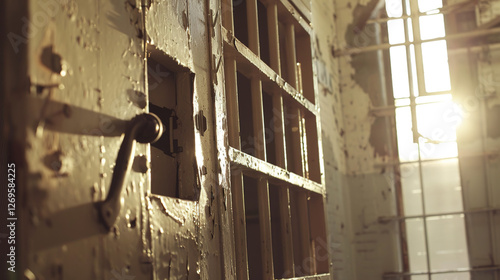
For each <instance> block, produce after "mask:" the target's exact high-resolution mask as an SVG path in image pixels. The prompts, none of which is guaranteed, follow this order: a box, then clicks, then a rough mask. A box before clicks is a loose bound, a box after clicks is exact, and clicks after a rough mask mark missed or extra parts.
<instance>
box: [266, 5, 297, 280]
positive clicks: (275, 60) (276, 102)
mask: <svg viewBox="0 0 500 280" xmlns="http://www.w3.org/2000/svg"><path fill="white" fill-rule="evenodd" d="M267 22H268V34H269V53H270V56H271V68H272V69H273V70H274V71H275V72H276V73H277V74H278V75H281V67H280V65H281V61H280V46H279V28H278V5H277V4H276V2H271V3H269V4H268V5H267ZM283 113H284V112H283V95H282V94H281V91H280V90H277V91H275V92H274V93H273V127H272V130H273V132H274V144H275V147H274V148H275V151H276V154H275V157H276V164H277V165H278V166H279V167H281V168H283V169H286V168H287V162H286V143H285V123H284V119H285V118H284V115H283ZM278 196H279V217H280V229H281V244H282V251H283V260H282V261H283V269H284V271H285V273H286V274H285V275H283V277H293V276H295V267H294V265H293V239H292V216H291V211H290V189H289V188H288V187H285V188H280V189H279V190H278Z"/></svg>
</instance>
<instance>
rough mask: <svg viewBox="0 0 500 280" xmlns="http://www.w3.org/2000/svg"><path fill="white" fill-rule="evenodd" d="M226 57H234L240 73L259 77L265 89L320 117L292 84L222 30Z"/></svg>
mask: <svg viewBox="0 0 500 280" xmlns="http://www.w3.org/2000/svg"><path fill="white" fill-rule="evenodd" d="M222 35H223V38H224V43H225V48H224V51H225V53H226V55H229V56H233V57H234V59H236V60H237V62H238V64H239V65H240V69H239V71H240V72H241V73H243V74H245V75H246V76H250V77H251V76H253V75H258V76H259V77H260V78H261V79H262V83H263V85H262V86H263V87H264V88H265V87H266V85H267V87H268V88H270V90H269V91H270V92H274V91H276V90H278V91H281V92H282V93H284V96H283V97H287V98H289V99H291V100H293V101H294V102H295V103H296V104H297V105H298V106H302V107H304V108H305V109H306V110H308V111H309V112H311V113H313V114H315V115H318V110H317V108H316V106H315V105H314V104H312V103H311V102H310V101H309V100H307V99H306V98H305V97H304V96H303V95H302V94H300V93H299V92H298V91H297V90H296V89H295V88H294V87H293V86H292V85H291V84H289V83H287V82H285V80H284V79H283V78H282V77H281V76H280V75H278V74H277V73H276V72H275V71H274V70H273V69H271V67H269V65H267V64H266V63H264V62H263V61H262V60H260V59H259V58H258V57H257V56H256V55H255V54H254V53H253V52H252V51H251V50H250V49H249V48H248V47H247V46H245V45H244V44H243V43H241V42H240V41H239V40H238V39H236V38H235V37H234V36H233V35H232V34H231V33H230V32H229V31H228V30H226V29H225V28H222Z"/></svg>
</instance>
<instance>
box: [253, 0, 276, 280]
mask: <svg viewBox="0 0 500 280" xmlns="http://www.w3.org/2000/svg"><path fill="white" fill-rule="evenodd" d="M257 1H258V0H246V3H247V18H248V47H249V48H250V50H252V51H253V52H254V53H255V54H256V55H257V56H259V57H260V47H259V26H258V24H259V19H258V14H257ZM255 74H256V73H255ZM250 91H251V94H252V120H253V129H254V137H255V142H254V143H255V156H256V157H257V158H259V159H262V160H266V143H265V139H266V138H265V134H264V131H265V126H264V112H263V101H262V82H261V81H260V80H259V79H258V78H257V77H255V76H254V77H252V78H251V89H250ZM257 195H258V200H259V225H260V239H261V258H262V279H264V280H272V279H274V267H273V246H272V233H271V212H270V211H271V210H270V206H269V184H268V181H267V179H264V178H258V179H257Z"/></svg>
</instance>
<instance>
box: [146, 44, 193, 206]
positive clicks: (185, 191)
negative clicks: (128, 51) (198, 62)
mask: <svg viewBox="0 0 500 280" xmlns="http://www.w3.org/2000/svg"><path fill="white" fill-rule="evenodd" d="M148 54H149V56H148V60H147V66H148V71H147V72H148V88H149V92H148V98H149V104H148V105H149V111H150V112H151V113H153V114H155V115H157V116H158V117H159V118H160V119H161V121H162V123H163V128H164V133H163V136H162V137H161V138H160V139H159V140H158V141H157V142H156V143H153V144H151V193H153V194H157V195H163V196H170V197H176V198H182V199H189V200H196V199H197V198H198V194H199V185H198V180H197V175H198V173H197V168H196V166H197V164H196V158H195V139H194V132H195V131H194V130H195V128H194V116H193V81H194V75H193V74H192V73H191V72H190V71H189V69H187V68H185V67H182V66H181V65H178V64H177V63H176V62H175V60H174V59H173V58H172V57H170V56H168V55H167V54H165V53H163V52H161V51H160V50H158V49H156V48H155V46H152V45H150V46H148Z"/></svg>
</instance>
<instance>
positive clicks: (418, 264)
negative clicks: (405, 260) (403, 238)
mask: <svg viewBox="0 0 500 280" xmlns="http://www.w3.org/2000/svg"><path fill="white" fill-rule="evenodd" d="M406 234H407V238H408V239H407V241H408V256H409V260H410V272H425V271H427V253H426V251H425V235H424V222H423V220H422V219H408V220H406ZM412 279H413V277H412Z"/></svg>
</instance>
